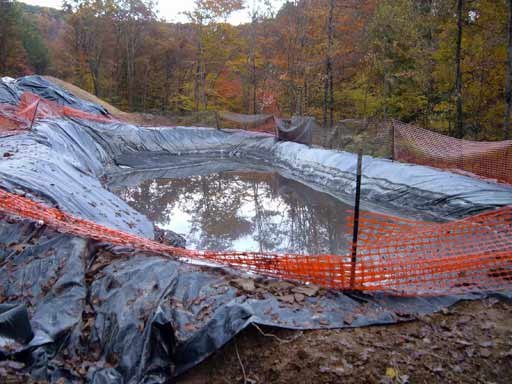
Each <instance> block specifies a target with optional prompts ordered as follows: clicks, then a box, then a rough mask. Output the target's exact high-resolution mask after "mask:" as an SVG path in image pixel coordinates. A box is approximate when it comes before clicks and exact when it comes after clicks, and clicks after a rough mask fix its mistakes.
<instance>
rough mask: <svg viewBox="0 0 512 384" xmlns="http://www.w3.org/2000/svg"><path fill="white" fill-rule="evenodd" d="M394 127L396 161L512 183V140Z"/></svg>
mask: <svg viewBox="0 0 512 384" xmlns="http://www.w3.org/2000/svg"><path fill="white" fill-rule="evenodd" d="M391 124H392V131H393V135H394V140H393V146H394V159H395V160H398V161H403V162H408V163H415V164H423V165H429V166H432V167H437V168H442V169H449V170H456V171H463V172H470V173H472V174H475V175H479V176H482V177H484V178H488V179H494V180H498V181H500V182H504V183H509V184H512V140H506V141H496V142H480V141H469V140H461V139H456V138H453V137H449V136H445V135H441V134H439V133H436V132H432V131H429V130H426V129H423V128H419V127H415V126H413V125H411V124H405V123H401V122H399V121H391Z"/></svg>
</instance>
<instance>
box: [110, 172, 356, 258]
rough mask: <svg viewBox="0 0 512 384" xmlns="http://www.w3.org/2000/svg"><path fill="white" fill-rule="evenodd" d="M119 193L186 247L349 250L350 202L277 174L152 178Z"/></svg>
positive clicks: (341, 251) (313, 252)
mask: <svg viewBox="0 0 512 384" xmlns="http://www.w3.org/2000/svg"><path fill="white" fill-rule="evenodd" d="M116 193H117V194H118V195H119V196H121V197H122V198H123V199H124V200H125V201H127V202H128V203H129V204H130V205H131V206H132V207H133V208H135V209H137V210H138V211H139V212H141V213H143V214H145V215H146V216H147V217H148V218H149V219H151V220H152V221H153V222H154V223H155V224H156V225H157V226H158V227H160V228H163V229H167V230H171V231H174V232H177V233H179V234H181V235H183V236H184V237H185V238H186V239H187V248H190V249H210V250H238V251H275V252H290V253H301V254H318V253H324V252H328V253H337V254H339V253H344V254H345V253H346V252H347V251H348V244H349V239H350V235H348V234H347V233H346V217H347V216H348V215H349V213H348V212H347V211H348V210H350V206H348V205H347V204H345V203H343V202H341V201H339V200H337V199H335V198H333V197H332V196H330V195H328V194H325V193H322V192H318V191H316V190H314V189H311V188H309V187H308V186H305V185H303V184H301V183H298V182H296V181H292V180H289V179H286V178H284V177H282V176H280V175H279V174H277V173H262V172H223V173H217V174H211V175H207V176H192V177H189V178H176V179H168V178H167V179H153V180H146V181H144V182H143V183H142V184H140V185H137V186H135V187H124V188H123V189H121V190H117V191H116Z"/></svg>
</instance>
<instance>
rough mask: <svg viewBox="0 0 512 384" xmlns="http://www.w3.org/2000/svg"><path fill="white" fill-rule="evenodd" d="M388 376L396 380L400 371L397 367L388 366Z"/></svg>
mask: <svg viewBox="0 0 512 384" xmlns="http://www.w3.org/2000/svg"><path fill="white" fill-rule="evenodd" d="M386 377H389V378H390V379H391V380H394V379H396V378H397V377H398V371H397V370H396V369H395V368H391V367H388V368H386Z"/></svg>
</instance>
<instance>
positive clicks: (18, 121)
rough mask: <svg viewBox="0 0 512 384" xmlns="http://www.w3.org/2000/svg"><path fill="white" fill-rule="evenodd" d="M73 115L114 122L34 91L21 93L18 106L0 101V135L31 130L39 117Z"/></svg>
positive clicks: (74, 116) (73, 116) (106, 117)
mask: <svg viewBox="0 0 512 384" xmlns="http://www.w3.org/2000/svg"><path fill="white" fill-rule="evenodd" d="M58 117H72V118H80V119H87V120H92V121H97V122H112V121H113V119H112V118H110V117H108V116H102V115H98V114H94V113H89V112H84V111H81V110H78V109H75V108H70V107H66V106H63V105H60V104H58V103H56V102H54V101H50V100H46V99H43V98H41V97H39V96H37V95H35V94H33V93H30V92H25V93H23V94H22V95H21V98H20V103H19V104H18V105H17V106H14V105H11V104H3V103H0V136H1V135H5V134H12V133H18V132H20V133H21V132H23V131H26V130H29V129H30V128H31V126H32V123H33V121H35V120H36V119H38V118H58Z"/></svg>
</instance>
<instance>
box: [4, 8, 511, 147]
mask: <svg viewBox="0 0 512 384" xmlns="http://www.w3.org/2000/svg"><path fill="white" fill-rule="evenodd" d="M242 8H245V11H246V12H249V13H250V16H251V20H252V21H251V22H249V23H246V24H242V25H238V26H234V25H231V24H229V23H227V22H226V20H227V17H228V16H229V15H230V14H231V13H232V12H234V11H236V10H239V9H242ZM511 8H512V0H296V1H288V2H286V3H285V4H284V5H283V6H282V7H281V8H280V9H272V7H271V6H270V3H269V2H268V1H267V0H249V1H243V0H196V1H195V8H194V10H193V11H191V12H190V13H189V14H188V15H187V16H188V19H189V22H187V23H167V22H164V21H163V20H161V19H160V18H159V16H158V14H157V12H156V10H157V4H156V3H155V2H154V1H152V0H68V1H64V6H63V10H55V9H49V8H41V7H35V6H29V5H26V4H23V3H19V2H15V1H1V2H0V75H3V76H6V75H8V76H13V77H16V76H21V75H25V74H32V73H37V74H46V75H52V76H55V77H58V78H61V79H63V80H66V81H69V82H72V83H74V84H76V85H78V86H79V87H81V88H83V89H85V90H87V91H89V92H91V93H93V94H95V95H97V96H98V97H100V98H102V99H105V100H107V101H108V102H110V103H112V104H113V105H115V106H117V107H119V108H121V109H123V110H126V111H137V112H148V113H155V114H187V113H195V112H197V113H199V112H202V111H207V110H229V111H233V112H240V113H248V114H253V113H276V114H279V115H283V116H290V115H294V114H299V115H312V116H315V117H316V118H317V119H318V121H319V122H321V123H323V125H324V126H326V127H331V126H333V125H335V124H336V122H337V121H339V120H341V119H365V118H388V117H389V118H396V119H399V120H402V121H405V122H415V123H417V124H419V125H421V126H423V127H426V128H429V129H433V130H436V131H439V132H442V133H445V134H450V135H452V136H455V137H465V138H469V139H476V140H497V139H503V138H505V137H507V136H508V137H510V136H511V132H510V128H509V125H510V122H509V121H510V104H511V94H512V91H511V86H510V83H511V74H510V73H511V61H512V48H511V46H512V37H511V36H512V32H511V28H512V26H511V24H512V23H511V21H510V17H511V16H510V14H511V12H510V9H511Z"/></svg>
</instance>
